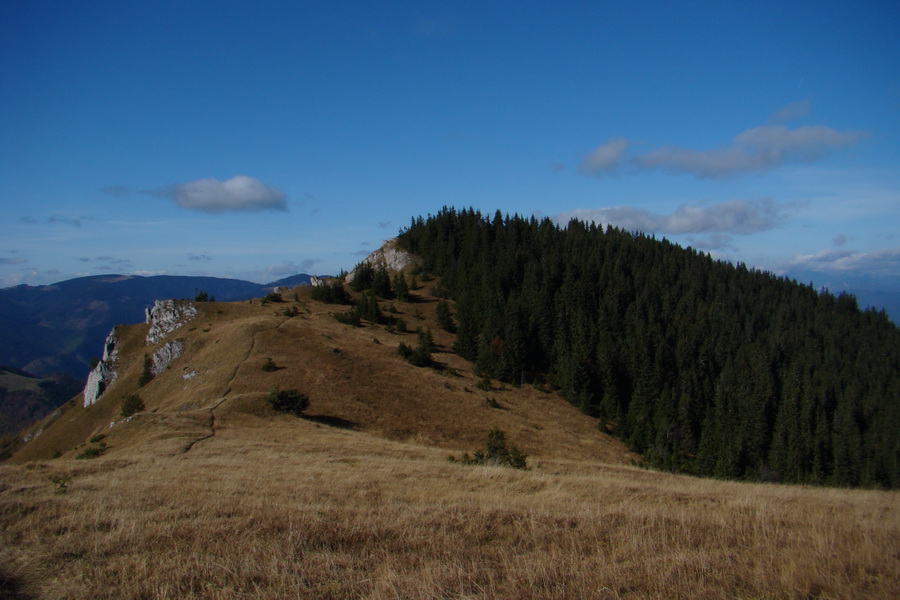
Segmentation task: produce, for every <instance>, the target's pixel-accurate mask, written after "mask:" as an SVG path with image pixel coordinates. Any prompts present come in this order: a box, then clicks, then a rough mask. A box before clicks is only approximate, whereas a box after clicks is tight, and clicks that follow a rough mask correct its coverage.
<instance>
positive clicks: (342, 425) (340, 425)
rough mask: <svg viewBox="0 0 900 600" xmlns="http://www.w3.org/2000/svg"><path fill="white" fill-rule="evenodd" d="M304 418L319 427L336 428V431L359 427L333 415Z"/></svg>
mask: <svg viewBox="0 0 900 600" xmlns="http://www.w3.org/2000/svg"><path fill="white" fill-rule="evenodd" d="M303 418H304V419H306V420H307V421H312V422H313V423H318V424H319V425H327V426H328V427H334V428H336V429H356V428H357V427H359V424H358V423H354V422H353V421H350V420H348V419H343V418H341V417H334V416H331V415H303Z"/></svg>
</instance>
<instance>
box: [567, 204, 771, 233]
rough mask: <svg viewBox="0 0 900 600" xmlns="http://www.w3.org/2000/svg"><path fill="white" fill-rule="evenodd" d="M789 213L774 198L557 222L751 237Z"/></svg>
mask: <svg viewBox="0 0 900 600" xmlns="http://www.w3.org/2000/svg"><path fill="white" fill-rule="evenodd" d="M784 213H785V210H784V209H783V208H782V207H779V206H778V205H777V204H776V203H775V202H774V201H772V200H771V199H770V198H762V199H758V200H742V199H736V200H728V201H726V202H720V203H718V204H712V205H710V206H696V205H695V206H690V205H681V206H679V207H678V208H677V209H675V212H673V213H672V214H668V215H666V214H658V213H652V212H650V211H648V210H644V209H642V208H636V207H633V206H612V207H608V208H597V209H577V210H574V211H571V212H567V213H562V214H560V215H557V216H556V217H555V218H554V220H555V221H556V222H557V223H559V224H560V225H566V224H567V223H568V222H569V221H570V220H571V219H579V220H581V221H592V222H594V223H597V224H598V225H601V226H603V227H605V226H606V225H614V226H616V227H621V228H623V229H627V230H629V231H643V232H645V233H670V234H687V233H694V234H696V233H726V232H727V233H734V234H750V233H755V232H758V231H765V230H767V229H772V228H773V227H775V226H777V225H778V224H779V223H780V222H781V221H783V219H784V217H785V214H784Z"/></svg>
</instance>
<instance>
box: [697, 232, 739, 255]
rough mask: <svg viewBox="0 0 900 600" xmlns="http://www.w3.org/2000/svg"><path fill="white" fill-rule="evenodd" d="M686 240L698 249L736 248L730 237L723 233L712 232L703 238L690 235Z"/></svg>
mask: <svg viewBox="0 0 900 600" xmlns="http://www.w3.org/2000/svg"><path fill="white" fill-rule="evenodd" d="M687 240H688V242H689V243H690V244H691V246H693V247H694V248H696V249H698V250H732V251H734V250H737V247H736V246H735V245H734V244H732V243H731V240H732V237H731V236H730V235H727V234H724V233H714V234H712V235H709V236H707V237H705V238H695V237H693V236H690V237H688V238H687Z"/></svg>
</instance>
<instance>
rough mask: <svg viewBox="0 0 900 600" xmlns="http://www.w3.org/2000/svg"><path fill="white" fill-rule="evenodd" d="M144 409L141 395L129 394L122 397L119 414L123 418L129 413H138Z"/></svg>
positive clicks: (128, 415) (129, 414)
mask: <svg viewBox="0 0 900 600" xmlns="http://www.w3.org/2000/svg"><path fill="white" fill-rule="evenodd" d="M143 410H144V401H143V400H141V397H140V396H138V395H137V394H129V395H128V396H125V398H123V399H122V410H121V411H120V412H119V416H120V417H122V418H123V419H127V418H128V417H130V416H131V415H134V414H136V413H139V412H141V411H143Z"/></svg>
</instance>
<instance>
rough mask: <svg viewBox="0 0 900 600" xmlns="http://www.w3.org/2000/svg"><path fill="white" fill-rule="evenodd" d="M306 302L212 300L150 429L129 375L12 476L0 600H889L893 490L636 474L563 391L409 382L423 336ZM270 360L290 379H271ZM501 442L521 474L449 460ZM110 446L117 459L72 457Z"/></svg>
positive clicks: (898, 520)
mask: <svg viewBox="0 0 900 600" xmlns="http://www.w3.org/2000/svg"><path fill="white" fill-rule="evenodd" d="M300 305H301V306H302V307H303V311H302V315H301V316H300V317H295V318H293V319H286V318H284V317H280V316H278V315H276V312H278V311H280V309H281V307H280V306H278V305H271V304H270V305H268V306H259V305H258V303H256V304H252V305H251V304H231V305H225V304H210V305H206V307H205V309H204V310H205V312H204V314H203V315H202V316H201V317H200V318H198V320H197V321H196V322H194V323H192V325H191V326H190V327H191V328H192V330H185V331H182V330H179V332H180V333H179V334H177V335H178V336H181V337H183V338H184V339H185V340H186V343H187V346H188V351H187V353H186V354H185V356H184V357H182V358H181V359H179V362H176V363H175V364H173V366H172V368H171V369H170V371H169V372H167V373H164V374H162V375H160V376H159V377H158V378H157V379H155V380H154V381H152V382H151V383H150V384H148V385H147V386H146V387H145V388H141V390H140V391H139V393H141V395H142V396H143V397H144V398H145V403H146V404H147V408H148V411H147V412H146V413H143V414H141V415H139V416H138V417H137V418H135V419H133V420H132V421H131V422H129V423H122V424H118V425H116V426H115V427H112V428H110V427H109V422H110V420H114V419H115V418H116V414H117V413H118V404H119V402H120V400H121V397H123V396H124V395H125V394H127V393H132V392H133V391H134V387H135V386H136V379H137V376H138V375H139V368H138V367H135V366H134V364H135V363H129V366H127V368H126V370H125V372H124V373H123V375H122V377H121V378H120V380H119V382H117V383H116V385H115V386H113V388H111V389H110V390H109V391H108V392H107V395H105V396H104V398H103V399H102V400H101V401H100V403H98V404H97V405H95V406H94V407H91V408H90V409H87V410H85V409H82V408H80V407H75V408H70V409H69V410H68V412H66V414H64V415H63V416H62V417H60V418H59V419H58V420H57V421H56V422H55V423H53V424H52V425H50V426H48V427H47V428H46V431H45V432H44V434H43V435H42V436H41V437H40V438H38V440H36V442H32V443H31V444H32V446H31V447H30V448H29V447H28V446H26V448H25V450H27V451H28V452H29V453H30V454H27V453H25V454H23V452H25V450H23V452H20V453H19V454H18V455H17V456H16V457H14V458H15V459H16V461H18V462H20V463H22V464H9V465H4V466H0V597H2V596H3V590H4V585H5V589H6V590H7V591H8V595H9V596H11V597H22V598H28V597H33V598H47V599H57V598H58V599H63V598H67V599H82V598H100V599H102V598H117V599H118V598H209V599H212V598H222V599H224V598H272V599H276V598H278V599H281V598H360V599H361V598H367V599H382V598H384V599H386V598H410V599H417V598H422V599H424V598H573V599H574V598H578V599H581V598H723V599H724V598H847V599H850V598H894V597H897V592H898V590H900V516H898V510H900V502H898V500H900V495H898V494H897V493H894V492H876V491H847V490H831V489H821V488H804V487H796V486H776V485H751V484H740V483H728V482H717V481H708V480H700V479H695V478H690V477H678V476H672V475H666V474H660V473H654V472H650V471H644V470H641V469H638V468H635V467H633V466H630V465H629V462H630V459H631V456H630V455H629V454H628V453H627V452H625V450H624V448H623V447H622V446H621V445H620V444H619V443H618V442H616V441H615V440H613V439H611V438H608V437H607V436H605V435H603V434H601V433H600V432H599V431H598V430H597V428H596V425H594V423H593V422H592V421H591V420H590V419H587V418H586V417H584V416H583V415H580V414H579V413H578V412H577V411H575V410H574V409H572V408H571V407H569V406H568V405H567V404H565V403H564V402H562V401H560V400H559V399H558V398H556V397H554V396H551V395H548V394H543V393H541V392H538V391H535V390H533V389H528V388H522V389H512V388H510V389H507V390H492V391H490V392H483V391H480V390H478V389H476V388H475V387H474V382H475V378H474V376H472V374H471V373H470V372H469V367H468V366H467V365H465V364H464V363H461V362H459V361H458V359H457V358H456V357H454V356H452V355H449V354H439V355H438V356H437V358H438V360H439V361H441V362H442V363H444V364H445V365H447V366H448V367H454V368H456V369H457V371H458V375H452V374H450V373H449V370H448V369H445V370H444V371H441V372H437V371H430V370H421V369H415V368H414V367H411V366H409V365H406V364H405V363H404V362H403V361H402V360H400V359H399V357H398V356H397V355H396V353H395V347H396V345H397V343H399V339H407V340H408V343H409V342H411V341H412V340H410V339H409V338H401V337H400V336H394V335H391V334H388V333H386V332H385V331H384V330H383V329H375V328H362V329H353V328H350V327H346V326H342V325H340V324H337V323H336V322H335V321H334V320H333V319H330V318H328V316H327V312H328V311H329V310H332V311H333V310H336V309H334V308H333V307H323V306H322V305H318V304H315V303H310V302H306V301H303V300H302V298H301V302H300ZM399 308H401V309H402V310H403V311H404V312H407V313H408V315H409V316H410V318H409V319H408V321H412V319H413V318H414V317H412V315H413V314H414V313H415V312H416V311H419V312H421V313H422V314H423V316H424V317H425V320H423V321H422V322H423V323H428V322H429V319H430V318H431V317H432V314H431V313H433V304H420V305H411V306H403V307H399ZM217 311H222V312H221V313H220V312H217ZM429 311H431V313H430V312H429ZM404 318H407V317H406V316H405V317H404ZM411 324H412V325H413V326H415V322H414V321H413V322H412V323H411ZM205 329H208V331H204V330H205ZM141 331H142V330H141V326H135V327H133V328H124V331H123V352H125V351H127V352H128V353H129V355H132V356H134V355H137V356H138V357H140V356H142V355H143V351H144V349H143V347H142V346H141V342H140V339H141V335H142V334H141ZM435 333H436V334H438V332H437V331H435ZM437 337H438V342H439V343H442V344H449V338H448V337H447V336H444V335H443V334H438V335H437ZM373 338H374V339H378V341H379V342H380V343H377V344H376V343H375V342H374V341H373ZM335 349H338V350H339V351H338V352H334V350H335ZM267 357H271V358H272V359H273V360H274V361H275V362H276V364H278V365H281V366H283V367H284V368H283V369H281V370H279V371H276V372H274V373H265V372H263V371H262V370H261V368H260V367H261V365H262V363H263V361H265V359H266V358H267ZM138 362H139V361H138ZM194 370H196V371H197V372H198V375H197V376H196V377H194V378H192V379H188V380H186V379H183V378H182V376H181V375H182V374H183V373H186V372H190V371H194ZM273 385H280V386H281V387H295V388H298V389H300V390H301V391H303V392H305V393H307V394H309V396H310V398H311V400H312V404H311V406H310V409H309V411H308V413H310V414H311V415H312V416H313V418H312V419H298V418H295V417H289V416H286V415H281V414H276V413H273V412H272V411H271V410H270V409H269V408H268V407H267V406H266V404H265V401H264V400H263V396H264V394H265V392H266V391H268V389H270V388H271V386H273ZM488 397H491V398H494V399H495V400H496V401H497V402H498V403H499V404H500V405H501V406H503V407H504V408H502V409H497V408H491V407H490V406H488V405H487V403H486V399H487V398H488ZM323 422H329V423H335V422H336V423H348V422H352V423H354V424H355V425H356V429H355V430H347V429H339V428H335V427H330V426H326V425H323V424H322V423H323ZM494 426H499V427H501V428H503V429H505V430H506V431H507V433H508V435H509V439H510V441H511V443H513V444H515V445H517V446H519V447H520V448H522V449H523V450H524V451H525V452H526V453H528V454H529V455H530V458H529V465H530V470H528V471H514V470H508V469H502V468H496V467H469V466H463V465H459V464H453V463H450V462H448V461H447V460H446V458H447V455H448V454H449V453H451V452H458V451H459V450H470V451H471V450H474V449H475V448H476V447H477V446H478V445H479V444H481V443H482V442H483V439H484V433H485V432H486V431H487V430H488V429H490V428H491V427H494ZM73 431H75V432H76V433H72V432H73ZM101 431H102V432H104V433H106V434H107V439H106V441H107V442H108V443H109V446H110V449H109V451H108V452H107V453H106V454H105V455H104V456H102V457H100V458H97V459H94V460H90V461H82V460H79V461H76V460H72V457H73V456H74V455H75V454H76V453H77V451H78V450H79V449H78V448H77V446H78V444H81V443H84V442H85V441H86V438H87V437H89V436H90V435H93V434H94V433H97V432H101ZM66 444H68V445H66ZM54 447H60V448H59V449H62V450H64V451H65V452H66V453H65V455H64V456H63V458H60V459H56V460H47V456H49V455H48V454H47V453H49V452H50V451H51V450H52V449H53V448H54ZM42 456H43V458H42ZM26 459H29V460H26ZM34 459H38V460H34ZM51 477H52V478H58V477H69V478H70V479H69V482H68V484H67V491H66V492H65V493H57V488H58V486H57V485H56V484H54V483H53V482H52V481H51Z"/></svg>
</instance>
